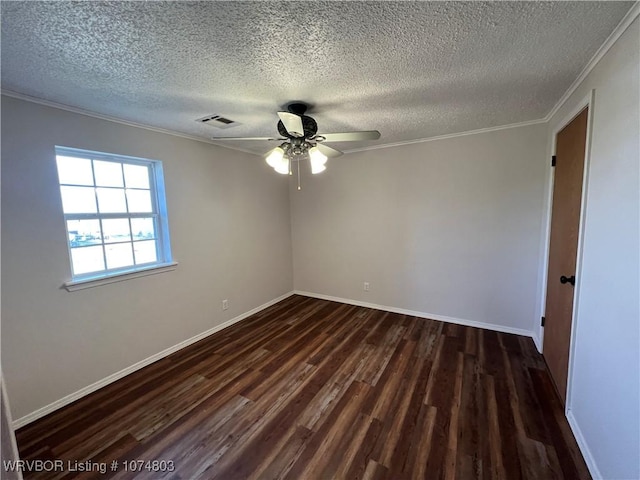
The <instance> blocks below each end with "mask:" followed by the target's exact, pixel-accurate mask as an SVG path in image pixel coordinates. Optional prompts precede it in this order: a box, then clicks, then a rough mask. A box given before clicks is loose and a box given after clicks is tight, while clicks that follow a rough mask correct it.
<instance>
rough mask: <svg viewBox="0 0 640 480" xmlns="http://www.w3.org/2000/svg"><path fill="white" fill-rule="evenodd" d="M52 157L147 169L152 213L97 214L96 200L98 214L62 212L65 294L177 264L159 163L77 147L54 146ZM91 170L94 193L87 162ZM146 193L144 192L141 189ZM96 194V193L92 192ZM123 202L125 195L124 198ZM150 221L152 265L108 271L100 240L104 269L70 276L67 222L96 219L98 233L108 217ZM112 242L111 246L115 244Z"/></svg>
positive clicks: (156, 271)
mask: <svg viewBox="0 0 640 480" xmlns="http://www.w3.org/2000/svg"><path fill="white" fill-rule="evenodd" d="M55 153H56V158H57V157H58V156H65V157H75V158H82V159H88V160H100V161H107V162H113V163H118V164H121V165H125V164H130V165H141V166H145V167H148V169H149V191H150V194H151V205H152V212H151V213H149V212H145V213H130V212H129V211H128V210H129V208H128V205H127V212H126V213H101V212H100V211H99V207H98V205H99V204H98V199H97V198H96V206H97V207H98V211H97V212H96V213H64V212H63V215H64V225H65V232H66V234H67V236H66V242H67V251H68V254H69V267H70V272H71V278H72V279H71V280H70V281H68V282H66V283H65V284H64V287H65V288H66V289H67V290H69V291H74V290H80V289H84V288H89V287H94V286H98V285H104V284H108V283H114V282H119V281H122V280H127V279H129V278H137V277H140V276H144V275H152V274H156V273H162V272H165V271H171V270H174V269H175V267H176V265H177V263H176V262H174V261H173V259H172V255H171V242H170V238H169V222H168V215H167V205H166V195H165V189H164V174H163V170H162V162H160V161H159V160H149V159H145V158H138V157H130V156H126V155H117V154H109V153H103V152H94V151H91V150H81V149H77V148H70V147H63V146H56V147H55ZM91 171H92V174H93V183H94V184H93V188H94V190H95V189H96V188H97V187H96V183H95V172H94V170H93V162H91ZM62 186H81V187H87V186H88V185H75V184H69V183H60V181H59V180H58V188H60V187H62ZM100 188H116V189H125V186H123V187H100ZM144 190H146V189H144ZM96 195H97V193H96ZM125 199H126V196H125ZM149 217H152V218H153V224H154V231H155V243H156V258H157V260H156V261H155V262H150V263H145V264H140V265H135V264H134V265H130V266H126V267H118V268H111V269H110V268H108V267H107V261H106V252H105V248H104V247H105V245H108V244H105V241H104V237H102V239H101V243H100V244H96V245H102V247H103V250H102V251H103V255H105V259H104V265H105V269H104V270H100V271H96V272H89V273H83V274H78V275H76V274H74V271H73V258H72V256H71V248H72V246H71V240H70V235H69V230H68V225H69V224H68V220H98V221H99V222H100V225H101V230H102V220H106V219H112V218H127V219H129V221H131V219H134V218H149ZM133 242H134V240H133V237H131V240H130V241H129V242H123V243H133ZM117 243H118V242H116V243H115V244H117ZM80 248H84V247H80Z"/></svg>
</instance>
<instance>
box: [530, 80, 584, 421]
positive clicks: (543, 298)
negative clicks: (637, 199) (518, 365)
mask: <svg viewBox="0 0 640 480" xmlns="http://www.w3.org/2000/svg"><path fill="white" fill-rule="evenodd" d="M595 92H596V91H595V89H593V90H591V91H590V92H589V93H588V94H587V95H586V96H585V97H584V98H582V99H581V100H580V101H579V102H578V103H576V104H575V105H574V107H573V108H572V109H571V110H570V111H569V113H567V114H566V115H565V116H564V117H563V118H562V120H561V121H559V122H558V123H557V125H556V127H555V128H554V129H553V132H552V134H551V143H550V145H551V154H550V155H549V156H548V157H547V158H549V160H550V159H551V155H555V154H556V137H557V136H558V133H560V131H561V130H562V129H563V128H564V127H566V126H567V125H568V124H569V123H570V122H571V121H572V120H573V119H574V118H576V117H577V116H578V114H580V112H582V110H584V109H585V107H588V108H589V111H588V114H587V132H586V133H587V138H586V140H585V149H584V172H583V175H582V195H581V199H580V223H579V225H578V249H577V252H576V272H575V275H576V284H575V288H574V295H573V310H572V314H571V339H570V342H569V366H568V370H567V397H566V401H565V414H566V415H568V414H569V411H570V410H571V404H572V402H571V398H572V397H571V394H572V388H571V387H572V383H573V382H572V380H573V360H574V353H575V348H576V345H575V343H576V342H575V339H576V332H577V329H578V317H579V311H578V310H579V308H578V306H579V304H580V302H579V299H580V290H581V284H582V253H583V246H584V226H585V218H586V213H587V212H586V207H587V202H586V200H587V189H588V184H589V170H590V159H591V133H592V129H593V109H594V103H595ZM547 165H548V167H547V180H546V184H547V185H546V186H547V198H546V199H545V200H546V202H545V207H546V208H545V212H544V221H545V229H544V244H543V245H544V248H543V255H542V265H541V273H542V275H541V277H542V278H541V290H540V312H542V315H544V314H545V309H546V302H547V280H548V278H547V276H548V269H549V247H550V244H551V214H552V209H553V187H554V179H555V170H554V167H552V166H551V162H549V163H548V164H547ZM537 337H538V338H537V340H538V342H537V343H538V345H537V347H538V350H539V351H540V352H541V353H542V351H543V348H544V327H542V326H541V325H540V324H539V323H538V330H537ZM534 339H535V338H534Z"/></svg>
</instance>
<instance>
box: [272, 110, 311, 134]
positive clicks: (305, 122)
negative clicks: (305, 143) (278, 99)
mask: <svg viewBox="0 0 640 480" xmlns="http://www.w3.org/2000/svg"><path fill="white" fill-rule="evenodd" d="M300 118H302V128H303V129H304V138H311V137H313V136H314V135H315V134H316V133H317V132H318V124H317V123H316V121H315V120H314V119H313V118H311V117H308V116H306V115H300ZM278 133H279V134H280V135H282V136H283V137H286V138H295V137H293V136H292V135H291V134H290V133H289V132H287V129H286V128H284V124H283V123H282V120H280V121H278Z"/></svg>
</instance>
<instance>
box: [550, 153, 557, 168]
mask: <svg viewBox="0 0 640 480" xmlns="http://www.w3.org/2000/svg"><path fill="white" fill-rule="evenodd" d="M551 166H552V167H555V166H556V156H555V155H551Z"/></svg>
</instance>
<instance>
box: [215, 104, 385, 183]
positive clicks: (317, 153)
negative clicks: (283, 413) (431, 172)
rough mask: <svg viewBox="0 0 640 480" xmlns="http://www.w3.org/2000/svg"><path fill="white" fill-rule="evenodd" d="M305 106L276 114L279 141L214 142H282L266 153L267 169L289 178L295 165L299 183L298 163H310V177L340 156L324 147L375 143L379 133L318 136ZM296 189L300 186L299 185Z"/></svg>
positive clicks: (250, 138)
mask: <svg viewBox="0 0 640 480" xmlns="http://www.w3.org/2000/svg"><path fill="white" fill-rule="evenodd" d="M307 108H308V106H307V105H306V104H304V103H300V102H293V103H289V104H288V105H287V110H288V112H278V117H279V118H280V120H279V121H278V133H279V134H280V135H281V137H278V138H275V137H213V138H212V140H216V141H223V140H224V141H245V140H263V141H275V142H282V143H281V144H280V145H279V146H278V147H276V148H274V149H272V150H270V151H268V152H267V153H266V154H265V158H266V161H267V163H268V164H269V166H271V167H272V168H273V169H274V170H275V171H276V172H278V173H281V174H283V175H285V174H292V168H293V166H292V165H293V162H298V179H299V178H300V163H299V162H300V160H302V159H303V158H306V157H308V158H309V161H310V163H311V173H312V174H316V173H320V172H322V171H324V170H325V169H326V163H327V160H328V159H329V158H333V157H339V156H340V155H342V152H341V151H340V150H336V149H335V148H332V147H330V146H328V145H325V143H330V142H353V141H361V140H377V139H378V138H380V132H378V131H377V130H366V131H360V132H342V133H318V124H317V123H316V121H315V120H314V119H313V118H311V117H309V116H308V115H305V112H306V111H307ZM298 189H300V185H299V182H298Z"/></svg>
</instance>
